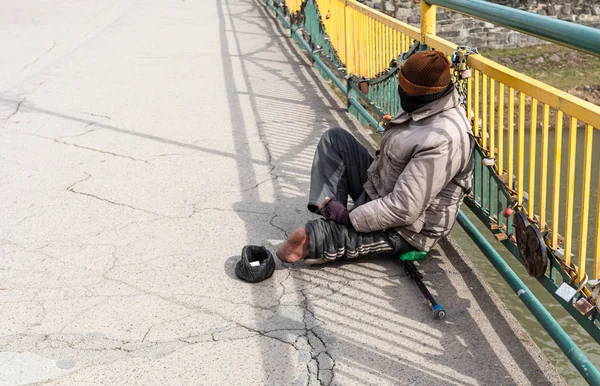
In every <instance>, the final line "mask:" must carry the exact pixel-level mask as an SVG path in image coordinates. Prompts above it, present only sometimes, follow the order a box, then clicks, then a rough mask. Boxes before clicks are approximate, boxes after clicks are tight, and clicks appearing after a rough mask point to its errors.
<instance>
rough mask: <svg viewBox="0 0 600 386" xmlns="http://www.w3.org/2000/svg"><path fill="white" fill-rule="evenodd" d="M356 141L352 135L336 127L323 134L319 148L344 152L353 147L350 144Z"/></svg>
mask: <svg viewBox="0 0 600 386" xmlns="http://www.w3.org/2000/svg"><path fill="white" fill-rule="evenodd" d="M355 141H356V139H355V138H354V137H353V136H352V134H350V133H349V132H347V131H346V130H344V129H342V128H340V127H335V128H333V129H329V130H327V131H326V132H324V133H323V135H322V136H321V140H320V141H319V147H320V148H326V149H332V150H337V151H342V150H343V149H348V148H349V147H351V145H350V144H351V143H352V142H355Z"/></svg>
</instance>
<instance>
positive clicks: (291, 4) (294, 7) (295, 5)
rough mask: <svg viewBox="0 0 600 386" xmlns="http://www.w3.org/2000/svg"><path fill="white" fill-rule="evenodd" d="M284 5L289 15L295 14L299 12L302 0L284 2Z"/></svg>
mask: <svg viewBox="0 0 600 386" xmlns="http://www.w3.org/2000/svg"><path fill="white" fill-rule="evenodd" d="M285 5H287V7H288V9H289V10H290V12H291V13H296V12H298V11H300V7H301V6H302V0H285Z"/></svg>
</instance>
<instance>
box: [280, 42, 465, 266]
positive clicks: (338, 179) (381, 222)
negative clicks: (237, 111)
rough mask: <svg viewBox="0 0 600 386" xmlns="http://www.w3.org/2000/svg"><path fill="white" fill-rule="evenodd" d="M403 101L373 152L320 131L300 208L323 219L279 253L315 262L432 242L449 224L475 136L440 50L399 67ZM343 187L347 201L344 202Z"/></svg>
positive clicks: (347, 137)
mask: <svg viewBox="0 0 600 386" xmlns="http://www.w3.org/2000/svg"><path fill="white" fill-rule="evenodd" d="M398 82H399V85H398V93H399V95H400V105H401V107H402V108H401V110H400V111H399V113H398V114H397V115H396V117H394V118H393V119H392V120H391V122H389V124H388V125H387V127H386V130H385V133H384V134H383V137H382V138H381V146H380V151H379V152H378V155H377V156H376V158H375V160H373V158H372V157H371V155H370V154H369V152H368V151H367V149H365V148H364V147H363V146H362V145H361V144H360V143H359V142H358V141H357V140H356V139H355V138H354V137H353V136H352V135H351V134H350V133H348V132H347V131H345V130H343V129H339V128H338V129H331V130H328V131H327V132H325V133H324V134H323V136H322V137H321V140H320V142H319V144H318V145H317V149H316V152H315V158H314V161H313V165H312V171H311V183H310V193H309V201H308V209H309V210H310V211H312V212H315V213H319V214H320V215H321V216H323V218H319V219H317V220H313V221H309V222H308V223H307V224H306V226H305V227H303V228H298V229H296V230H295V231H294V232H293V233H292V234H291V235H290V237H289V238H288V239H287V241H286V242H285V243H284V244H283V245H282V246H281V247H280V248H279V249H278V250H277V256H278V257H279V259H280V260H281V261H284V262H289V263H293V262H297V261H300V260H302V259H305V263H306V264H320V263H324V262H328V261H334V260H338V259H353V258H357V257H364V256H376V255H377V256H380V255H390V256H398V255H401V254H404V253H406V252H409V251H411V250H414V249H417V250H420V251H428V250H430V249H431V248H432V247H433V246H434V245H435V244H436V243H437V242H438V240H439V239H440V238H442V237H444V236H446V235H447V234H448V233H450V230H451V229H452V227H453V225H454V222H455V221H456V216H457V214H458V209H459V206H460V204H461V202H462V199H463V197H464V196H465V194H468V193H469V192H470V191H471V187H472V179H473V165H474V162H473V151H474V143H475V142H474V139H473V136H472V133H471V125H470V123H469V121H468V120H467V117H466V113H465V110H464V109H463V107H462V106H461V105H460V98H459V95H458V93H457V91H456V89H455V88H454V85H453V83H452V79H451V76H450V62H449V61H448V59H447V58H446V57H445V56H444V54H442V53H441V52H437V51H421V52H418V53H416V54H413V55H412V56H411V57H410V58H409V59H408V60H407V61H406V62H405V64H404V65H403V66H402V68H401V69H400V73H399V75H398ZM348 196H350V197H351V198H352V200H353V202H354V206H353V208H352V209H351V210H349V209H347V203H348Z"/></svg>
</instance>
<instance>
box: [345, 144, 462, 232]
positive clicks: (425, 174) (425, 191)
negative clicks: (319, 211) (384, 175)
mask: <svg viewBox="0 0 600 386" xmlns="http://www.w3.org/2000/svg"><path fill="white" fill-rule="evenodd" d="M451 154H452V151H451V149H450V144H449V142H448V141H442V142H441V143H438V144H437V145H435V146H430V147H426V148H424V149H421V150H418V151H417V152H416V153H415V154H413V156H412V158H411V160H410V161H409V162H408V164H407V165H406V167H405V168H404V170H403V171H402V173H401V174H400V176H399V177H398V180H397V181H396V184H395V186H394V190H393V191H392V192H390V194H388V195H387V196H384V197H381V198H379V199H377V200H373V201H369V202H367V203H366V204H363V205H361V206H359V207H358V208H356V209H354V210H353V211H352V212H351V213H350V221H351V222H352V225H353V226H354V229H356V230H357V231H359V232H371V231H377V230H383V229H388V228H395V227H403V226H408V225H411V224H413V223H414V222H415V221H416V220H417V219H418V218H419V217H420V216H421V215H422V214H423V213H424V212H425V210H426V209H427V207H429V205H430V203H431V201H432V200H433V199H434V198H435V197H436V196H437V195H438V194H439V193H440V192H441V191H442V189H444V187H445V186H446V185H447V184H448V183H449V182H450V181H451V180H452V178H454V174H455V171H454V170H450V169H451V166H452V164H453V163H452V162H451V160H450V157H451Z"/></svg>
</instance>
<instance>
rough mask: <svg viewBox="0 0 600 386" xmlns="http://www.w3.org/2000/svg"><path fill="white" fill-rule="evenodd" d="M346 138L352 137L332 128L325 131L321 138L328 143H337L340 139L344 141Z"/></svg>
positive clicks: (347, 133)
mask: <svg viewBox="0 0 600 386" xmlns="http://www.w3.org/2000/svg"><path fill="white" fill-rule="evenodd" d="M348 137H352V134H350V133H349V132H347V131H346V130H344V129H342V128H341V127H334V128H331V129H328V130H327V131H325V132H324V133H323V136H322V137H321V138H326V139H329V140H330V141H339V140H340V139H342V138H343V139H346V138H348Z"/></svg>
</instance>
